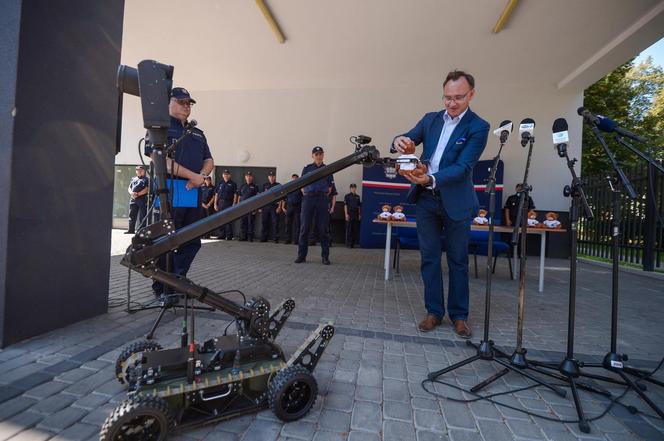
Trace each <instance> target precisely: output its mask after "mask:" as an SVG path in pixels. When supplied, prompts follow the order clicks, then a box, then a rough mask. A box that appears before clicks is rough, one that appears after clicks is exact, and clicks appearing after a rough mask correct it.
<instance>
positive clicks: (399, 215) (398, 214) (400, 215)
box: [392, 205, 406, 222]
mask: <svg viewBox="0 0 664 441" xmlns="http://www.w3.org/2000/svg"><path fill="white" fill-rule="evenodd" d="M392 220H393V221H397V222H403V221H405V220H406V215H405V214H404V212H403V207H402V206H401V205H395V206H394V213H392Z"/></svg>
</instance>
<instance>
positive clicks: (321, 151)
mask: <svg viewBox="0 0 664 441" xmlns="http://www.w3.org/2000/svg"><path fill="white" fill-rule="evenodd" d="M316 153H323V147H321V146H319V145H317V146H316V147H314V148H313V149H311V154H312V155H315V154H316Z"/></svg>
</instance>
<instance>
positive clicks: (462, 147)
mask: <svg viewBox="0 0 664 441" xmlns="http://www.w3.org/2000/svg"><path fill="white" fill-rule="evenodd" d="M444 113H445V111H444V110H443V111H440V112H430V113H427V114H426V115H424V117H423V118H422V119H421V120H420V121H419V122H418V123H417V125H416V126H415V127H414V128H412V129H411V130H410V131H408V132H406V133H404V134H403V135H402V136H407V137H409V138H410V139H412V140H413V142H414V143H415V145H420V144H421V143H424V150H423V151H422V156H421V157H420V160H421V161H423V162H424V161H427V162H428V161H429V160H430V159H431V157H432V156H433V154H434V152H435V151H436V147H437V146H438V140H439V139H440V133H441V131H442V130H443V114H444ZM488 135H489V123H488V122H486V121H484V120H483V119H482V118H480V117H479V116H477V115H476V114H475V113H474V112H473V111H471V110H470V109H468V111H467V112H466V114H465V115H464V116H463V118H462V119H461V121H459V124H458V125H457V126H456V127H455V128H454V131H453V132H452V135H451V136H450V139H449V141H448V142H447V146H446V147H445V152H444V153H443V157H442V158H441V160H440V164H439V167H438V172H437V173H435V174H434V175H433V176H434V177H435V178H436V190H439V191H440V196H441V199H442V202H443V207H445V211H446V212H447V214H448V216H449V217H450V218H451V219H452V220H456V221H461V220H466V219H471V218H473V217H474V216H476V214H477V210H478V209H479V202H478V201H477V195H476V194H475V188H474V187H473V168H474V167H475V164H476V163H477V161H478V160H479V159H480V156H481V155H482V152H483V151H484V148H485V147H486V141H487V137H488ZM423 190H424V187H422V186H420V185H412V186H411V188H410V191H409V192H408V202H410V203H416V202H417V200H418V199H419V196H420V193H421V192H422V191H423Z"/></svg>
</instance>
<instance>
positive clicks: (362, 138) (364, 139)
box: [355, 135, 371, 144]
mask: <svg viewBox="0 0 664 441" xmlns="http://www.w3.org/2000/svg"><path fill="white" fill-rule="evenodd" d="M355 142H356V143H358V144H369V143H370V142H371V136H366V135H357V136H356V137H355Z"/></svg>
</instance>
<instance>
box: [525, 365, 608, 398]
mask: <svg viewBox="0 0 664 441" xmlns="http://www.w3.org/2000/svg"><path fill="white" fill-rule="evenodd" d="M530 363H531V364H532V362H530ZM528 369H532V370H534V371H535V372H537V373H539V374H542V375H546V376H547V377H551V378H555V379H556V380H560V381H569V380H568V378H569V377H568V376H566V375H561V374H559V373H554V372H547V371H543V370H541V369H538V368H534V367H533V366H528ZM548 369H554V368H548ZM580 375H581V376H586V374H584V373H582V374H580ZM576 387H578V388H579V389H583V390H586V391H588V392H592V393H595V394H599V395H604V396H605V397H608V398H611V392H609V391H607V390H604V389H598V388H597V387H595V386H592V385H590V384H588V383H584V382H581V381H578V380H577V381H576Z"/></svg>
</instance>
